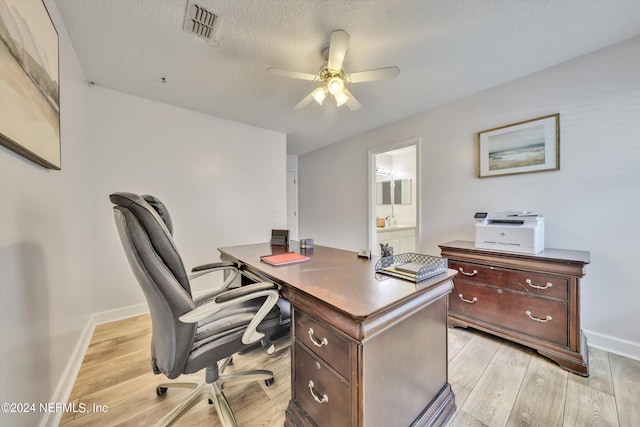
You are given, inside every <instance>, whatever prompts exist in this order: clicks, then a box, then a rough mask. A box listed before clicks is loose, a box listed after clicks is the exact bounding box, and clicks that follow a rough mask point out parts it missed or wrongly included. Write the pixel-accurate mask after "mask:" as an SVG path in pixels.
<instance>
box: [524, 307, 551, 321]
mask: <svg viewBox="0 0 640 427" xmlns="http://www.w3.org/2000/svg"><path fill="white" fill-rule="evenodd" d="M524 314H526V315H527V316H529V319H531V320H535V321H536V322H542V323H544V322H548V321H549V320H553V318H552V317H551V316H547V317H545V318H544V319H540V318H539V317H533V316H532V315H531V312H530V311H529V310H527V311H525V312H524Z"/></svg>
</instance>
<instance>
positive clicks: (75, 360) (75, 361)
mask: <svg viewBox="0 0 640 427" xmlns="http://www.w3.org/2000/svg"><path fill="white" fill-rule="evenodd" d="M92 317H93V315H91V316H89V320H88V321H87V324H86V325H85V327H84V329H83V330H82V332H81V333H80V337H79V338H78V342H77V343H76V346H75V348H74V349H73V352H72V353H71V357H70V358H69V362H68V363H67V366H66V367H65V369H64V372H63V373H62V378H60V382H59V383H58V386H57V387H56V389H55V391H54V392H53V396H52V397H51V400H50V402H60V403H66V402H67V401H68V400H69V396H70V395H71V390H72V389H73V384H74V383H75V381H76V377H77V376H78V372H79V371H80V366H82V361H83V360H84V355H85V353H86V352H87V348H88V347H89V343H90V342H91V337H92V336H93V330H94V329H95V325H94V324H93V322H92V321H91V319H92ZM62 415H63V413H62V412H61V411H56V412H46V413H45V414H44V417H43V418H42V420H41V422H40V427H49V426H51V427H54V426H57V425H59V424H60V421H61V419H62Z"/></svg>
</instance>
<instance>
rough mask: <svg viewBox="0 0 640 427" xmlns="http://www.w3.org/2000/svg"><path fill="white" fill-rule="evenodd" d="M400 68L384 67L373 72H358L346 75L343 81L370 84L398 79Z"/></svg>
mask: <svg viewBox="0 0 640 427" xmlns="http://www.w3.org/2000/svg"><path fill="white" fill-rule="evenodd" d="M398 74H400V68H398V67H385V68H377V69H375V70H368V71H358V72H356V73H349V74H347V75H346V76H345V77H344V79H345V80H346V81H348V82H350V83H361V82H370V81H372V80H389V79H394V78H396V77H398Z"/></svg>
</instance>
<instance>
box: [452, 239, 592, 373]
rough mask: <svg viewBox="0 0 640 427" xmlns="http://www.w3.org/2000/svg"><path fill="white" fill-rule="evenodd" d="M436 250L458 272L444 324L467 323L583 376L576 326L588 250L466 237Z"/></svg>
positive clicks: (583, 353)
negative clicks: (527, 249)
mask: <svg viewBox="0 0 640 427" xmlns="http://www.w3.org/2000/svg"><path fill="white" fill-rule="evenodd" d="M440 249H441V252H442V256H443V257H446V258H448V259H449V268H451V269H454V270H456V271H458V272H459V274H458V276H456V278H455V279H454V289H453V292H452V293H451V294H450V296H449V316H448V319H449V326H450V327H454V326H462V327H467V326H471V327H473V328H476V329H479V330H482V331H485V332H488V333H491V334H494V335H497V336H499V337H502V338H505V339H508V340H511V341H514V342H517V343H520V344H523V345H526V346H528V347H531V348H534V349H536V350H537V351H538V353H540V354H541V355H543V356H546V357H548V358H549V359H551V360H553V361H555V362H556V363H558V365H560V366H561V367H562V368H564V369H566V370H567V371H569V372H573V373H575V374H578V375H582V376H585V377H586V376H588V375H589V363H588V353H587V339H586V337H585V336H584V334H583V333H582V330H581V329H580V278H582V277H583V276H584V274H585V273H584V268H585V265H586V264H588V263H589V262H590V258H589V252H585V251H572V250H562V249H551V248H545V249H544V250H543V251H542V252H540V253H538V254H535V255H532V254H521V253H513V252H502V251H497V250H492V249H479V248H476V247H475V246H474V243H473V242H467V241H454V242H449V243H445V244H442V245H440Z"/></svg>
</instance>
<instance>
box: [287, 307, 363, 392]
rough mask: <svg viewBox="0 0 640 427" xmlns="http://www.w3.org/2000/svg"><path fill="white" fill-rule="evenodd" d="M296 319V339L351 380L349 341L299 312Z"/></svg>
mask: <svg viewBox="0 0 640 427" xmlns="http://www.w3.org/2000/svg"><path fill="white" fill-rule="evenodd" d="M294 317H295V323H296V325H295V336H296V339H297V340H298V341H300V342H302V343H304V345H305V346H307V348H308V349H309V350H311V351H312V352H313V353H314V354H316V355H317V356H318V357H320V358H321V359H322V360H324V361H325V362H326V363H327V364H328V365H330V366H331V367H332V368H333V369H335V370H336V371H338V372H339V373H340V374H341V375H342V376H344V377H345V378H347V379H349V378H351V357H350V354H349V348H350V346H349V341H347V340H346V339H344V338H341V337H339V336H338V335H336V334H335V333H333V332H332V331H331V330H329V329H328V328H327V327H326V326H324V325H323V324H321V323H318V322H316V321H315V320H313V319H312V318H310V317H308V316H306V315H305V314H303V313H301V312H299V311H297V312H296V313H295V316H294Z"/></svg>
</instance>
